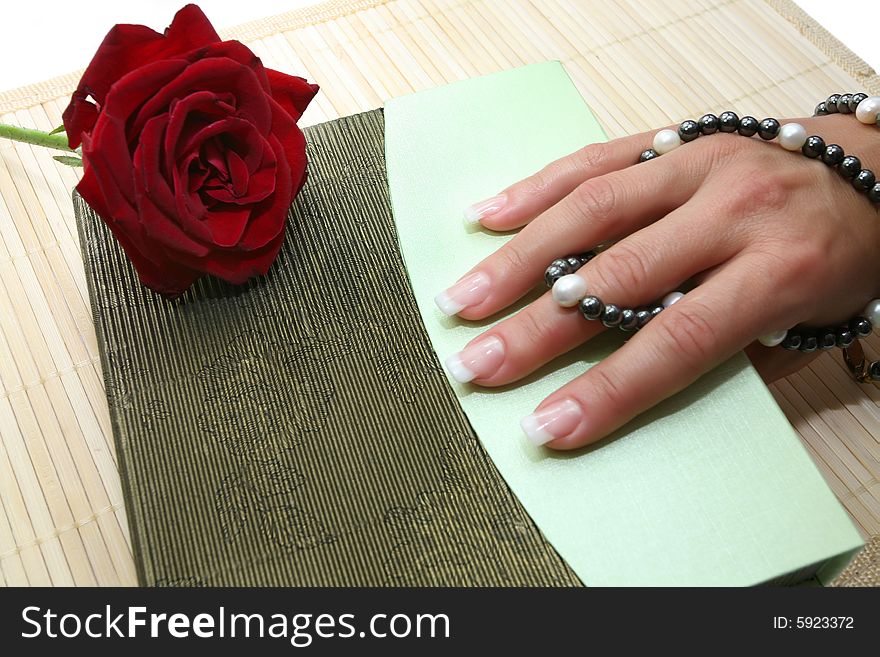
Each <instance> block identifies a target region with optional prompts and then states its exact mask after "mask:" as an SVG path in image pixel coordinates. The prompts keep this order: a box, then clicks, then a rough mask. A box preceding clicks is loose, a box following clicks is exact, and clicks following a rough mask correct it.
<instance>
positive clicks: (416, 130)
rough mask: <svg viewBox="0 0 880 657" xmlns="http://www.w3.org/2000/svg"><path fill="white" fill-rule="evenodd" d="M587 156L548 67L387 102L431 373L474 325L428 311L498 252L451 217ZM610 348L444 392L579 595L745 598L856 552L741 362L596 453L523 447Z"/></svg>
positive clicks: (558, 80) (836, 510) (585, 350)
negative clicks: (652, 590) (538, 409)
mask: <svg viewBox="0 0 880 657" xmlns="http://www.w3.org/2000/svg"><path fill="white" fill-rule="evenodd" d="M603 140H605V136H604V134H603V132H602V129H601V128H600V126H599V124H598V123H597V122H596V120H595V118H594V117H593V116H592V114H591V113H590V110H589V108H588V107H587V106H586V105H585V103H584V102H583V100H582V99H581V97H580V96H579V94H578V93H577V90H576V89H575V87H574V85H573V84H572V83H571V81H570V80H569V78H568V76H567V75H566V73H565V70H564V69H563V67H562V66H561V65H560V64H558V63H556V62H548V63H543V64H536V65H532V66H528V67H525V68H520V69H516V70H511V71H505V72H502V73H497V74H494V75H491V76H488V77H484V78H477V79H472V80H466V81H463V82H458V83H455V84H452V85H450V86H447V87H441V88H437V89H432V90H429V91H424V92H421V93H417V94H414V95H411V96H406V97H403V98H398V99H395V100H392V101H390V102H389V103H388V104H387V107H386V152H387V160H388V164H387V166H388V177H389V184H390V188H391V197H392V205H393V208H394V214H395V220H396V223H397V229H398V234H399V238H400V246H401V250H402V252H403V256H404V260H405V262H406V265H407V269H408V272H409V276H410V281H411V283H412V286H413V289H414V291H415V296H416V299H417V301H418V305H419V310H420V312H421V315H422V318H423V320H424V323H425V326H426V327H427V331H428V334H429V335H430V338H431V341H432V343H433V346H434V349H435V351H436V352H437V356H438V357H439V358H440V359H441V360H443V359H445V358H446V357H447V356H449V355H450V354H452V353H453V352H456V351H458V350H459V349H461V348H462V346H463V345H464V344H465V343H466V342H467V341H468V340H470V339H471V338H473V337H475V336H477V335H478V334H479V333H481V332H482V331H483V330H485V328H486V327H488V326H489V325H490V324H491V322H482V323H473V322H466V321H463V320H459V319H456V318H447V317H445V316H444V315H442V313H440V311H439V310H438V309H437V308H436V307H435V306H434V303H433V297H434V295H435V294H437V293H438V292H439V291H441V290H442V289H445V288H446V287H447V286H449V285H450V284H451V283H453V282H454V281H455V280H456V278H458V277H459V276H460V275H462V274H463V273H464V272H465V271H467V270H468V269H469V268H470V267H471V266H473V265H474V264H475V263H477V262H478V261H479V260H481V259H482V258H484V257H485V256H487V255H488V254H490V253H491V252H492V251H494V250H495V249H497V248H498V247H499V246H501V244H503V243H504V241H505V240H507V239H510V235H502V234H493V233H489V232H484V231H474V232H469V231H467V230H466V229H465V228H464V226H463V223H462V221H461V213H462V209H463V208H464V207H465V206H467V205H469V204H470V203H472V202H474V201H475V200H479V199H482V198H485V197H488V196H491V195H493V194H495V193H497V192H498V191H499V190H501V189H503V188H504V187H506V186H507V185H509V184H510V183H512V182H514V181H516V180H519V179H521V178H523V177H525V176H526V175H528V174H530V173H532V172H534V171H535V170H537V169H539V168H540V167H542V166H543V165H545V164H546V163H548V162H550V161H552V160H554V159H556V158H558V157H560V156H562V155H565V154H566V153H569V152H571V151H573V150H575V149H576V148H578V147H580V146H582V145H584V144H587V143H590V142H597V141H603ZM636 155H637V154H636V153H634V154H633V156H634V157H635V156H636ZM560 255H564V254H560ZM537 293H540V290H536V294H537ZM515 310H516V309H511V312H513V311H515ZM500 319H501V317H494V318H492V321H499V320H500ZM620 339H621V338H620V334H619V333H617V334H612V333H611V332H608V333H606V334H605V335H604V336H602V337H600V338H599V339H597V340H594V341H592V342H591V343H590V344H587V345H584V346H583V347H582V348H580V349H578V350H576V351H575V352H572V353H570V354H569V355H568V356H566V357H564V358H561V359H559V360H557V361H556V362H554V363H551V364H550V365H549V366H547V367H546V368H544V369H543V370H542V371H540V372H537V373H536V374H535V375H533V376H531V377H529V378H528V379H527V380H525V381H523V382H521V383H519V384H516V385H512V386H508V387H506V388H503V389H483V388H479V387H476V386H470V385H460V384H457V383H455V382H452V385H453V386H454V388H455V390H456V393H457V395H458V397H459V400H460V402H461V406H462V408H463V409H464V412H465V413H466V414H467V416H468V418H469V419H470V421H471V424H472V425H473V427H474V429H475V430H476V432H477V434H478V435H479V437H480V439H481V440H482V441H483V443H484V445H485V447H486V449H487V450H488V452H489V454H490V455H491V457H492V459H493V460H494V462H495V464H496V465H497V467H498V469H499V470H500V472H501V474H502V475H503V477H504V478H505V479H506V480H507V482H508V484H509V485H510V486H511V488H512V489H513V491H514V492H515V493H516V495H517V496H518V497H519V499H520V500H521V501H522V503H523V505H524V506H525V508H526V510H527V511H528V512H529V513H530V514H531V516H532V517H533V518H534V520H535V522H536V523H537V525H538V526H539V527H540V529H541V530H542V531H543V532H544V534H545V536H546V537H547V538H548V540H549V541H550V542H551V543H552V544H553V545H554V546H555V548H556V549H557V550H558V551H559V553H560V554H561V555H562V557H563V558H564V559H565V560H566V561H567V562H568V563H569V564H570V566H571V567H572V568H573V569H574V571H575V572H576V573H577V574H578V576H579V577H580V578H581V579H582V580H583V581H584V583H586V584H587V585H591V586H592V585H684V584H687V585H750V584H757V583H760V582H764V581H767V580H771V579H773V578H776V577H780V576H782V575H784V574H786V573H790V572H792V571H795V570H798V569H801V568H806V567H809V566H811V565H812V564H816V563H819V562H824V561H826V560H828V559H831V558H832V557H836V556H837V557H838V559H837V560H836V561H835V562H834V564H833V565H832V566H831V567H829V568H826V569H825V571H826V572H824V573H823V574H824V575H825V578H826V579H827V577H829V576H831V575H833V574H834V573H833V572H830V571H832V570H835V569H837V568H839V567H840V562H845V561H846V557H847V555H848V554H849V553H851V552H852V551H853V550H855V549H856V548H858V547H859V546H861V544H862V540H861V537H860V536H859V534H858V532H857V531H856V529H855V527H854V526H853V524H852V523H851V521H850V519H849V517H848V516H847V514H846V512H845V511H844V509H843V508H842V507H841V505H840V504H839V503H838V501H837V499H836V498H835V497H834V495H833V494H832V492H831V491H830V490H829V488H828V487H827V485H826V484H825V482H824V481H823V479H822V477H821V475H820V473H819V472H818V471H817V469H816V468H815V466H814V465H813V463H812V461H811V460H810V458H809V455H808V454H807V452H806V450H805V449H804V448H803V446H802V445H801V443H800V440H799V438H798V436H797V435H796V434H795V433H794V431H793V430H792V428H791V426H790V425H789V423H788V421H787V420H786V418H785V416H784V415H783V414H782V412H781V411H780V410H779V408H778V406H777V405H776V403H775V402H774V400H773V398H772V397H771V396H770V394H769V392H768V390H767V388H766V387H765V386H764V384H763V383H762V382H761V380H760V378H759V377H758V375H757V374H756V372H755V371H754V370H753V369H752V367H751V365H750V364H749V363H748V361H747V359H746V358H745V356H743V355H737V356H736V357H734V358H732V359H731V360H730V361H728V362H727V363H725V364H724V365H722V366H721V367H719V368H718V369H716V370H715V371H714V372H712V373H710V374H708V375H706V376H704V377H703V378H702V379H700V380H699V381H698V382H697V383H696V384H694V385H693V386H691V387H690V388H689V389H687V390H685V391H684V392H682V393H681V394H679V395H677V396H675V397H674V398H672V399H670V400H668V401H666V402H665V403H663V404H661V405H660V406H658V407H657V408H655V409H654V410H653V411H651V412H649V413H647V414H646V415H644V416H642V417H640V418H638V419H637V420H635V421H634V422H632V423H630V424H629V425H628V426H626V427H625V428H624V429H623V430H622V431H620V432H618V433H617V434H616V435H615V436H613V437H611V438H610V439H608V440H606V441H603V442H601V443H599V444H598V445H597V446H594V447H592V448H586V449H584V450H581V451H578V452H575V453H555V452H552V451H550V450H546V449H544V448H539V447H534V446H531V445H530V444H528V442H527V440H526V439H525V437H524V436H523V435H522V433H521V430H520V428H519V420H520V419H521V418H522V417H524V416H525V415H527V414H529V413H530V412H531V411H532V410H533V409H534V408H535V406H536V405H537V404H538V403H539V402H540V401H541V400H542V399H543V398H544V397H545V396H546V395H548V394H549V393H551V392H552V391H553V390H555V389H556V388H558V387H559V386H561V385H562V384H563V383H565V382H566V381H568V380H570V379H572V378H574V377H575V376H577V375H578V374H580V373H582V372H584V371H585V370H586V369H587V368H589V367H590V366H591V365H593V364H595V363H596V362H598V361H600V360H601V359H602V358H603V357H604V356H605V355H607V354H608V353H609V352H610V350H612V349H614V348H616V347H617V346H619V344H620ZM841 555H843V556H841Z"/></svg>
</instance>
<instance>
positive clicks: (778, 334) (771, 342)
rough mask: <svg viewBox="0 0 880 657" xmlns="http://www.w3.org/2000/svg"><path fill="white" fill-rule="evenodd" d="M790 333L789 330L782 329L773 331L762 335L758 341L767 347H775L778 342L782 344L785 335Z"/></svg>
mask: <svg viewBox="0 0 880 657" xmlns="http://www.w3.org/2000/svg"><path fill="white" fill-rule="evenodd" d="M786 335H788V331H786V330H785V329H782V330H781V331H773V333H768V334H767V335H762V336H761V337H760V338H758V342H760V343H761V344H762V345H764V346H765V347H775V346H776V345H778V344H782V341H783V340H785V336H786Z"/></svg>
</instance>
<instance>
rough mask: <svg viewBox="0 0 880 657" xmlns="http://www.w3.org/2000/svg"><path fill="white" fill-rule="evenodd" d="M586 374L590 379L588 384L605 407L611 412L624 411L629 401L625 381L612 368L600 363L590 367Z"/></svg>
mask: <svg viewBox="0 0 880 657" xmlns="http://www.w3.org/2000/svg"><path fill="white" fill-rule="evenodd" d="M587 376H588V377H589V378H590V379H591V381H590V385H591V386H593V389H594V390H596V392H597V393H598V395H599V397H600V399H601V400H602V404H603V405H604V406H605V407H606V408H610V409H611V411H612V412H613V413H620V412H623V411H625V409H626V408H627V404H628V403H631V401H630V398H629V395H628V394H627V388H626V382H625V381H622V380H621V377H620V376H619V375H617V374H615V373H614V370H612V369H611V368H609V367H606V366H603V364H601V363H600V364H599V365H597V366H596V367H594V368H592V369H591V370H590V371H589V373H588V374H587Z"/></svg>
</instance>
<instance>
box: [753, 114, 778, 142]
mask: <svg viewBox="0 0 880 657" xmlns="http://www.w3.org/2000/svg"><path fill="white" fill-rule="evenodd" d="M778 134H779V121H777V120H776V119H764V120H763V121H761V125H759V126H758V136H759V137H761V139H764V140H766V141H770V140H771V139H776V135H778Z"/></svg>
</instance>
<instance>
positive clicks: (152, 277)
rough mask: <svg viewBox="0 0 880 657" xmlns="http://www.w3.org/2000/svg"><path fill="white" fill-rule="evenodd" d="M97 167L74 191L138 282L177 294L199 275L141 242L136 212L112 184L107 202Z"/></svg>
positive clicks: (90, 166)
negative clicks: (100, 223)
mask: <svg viewBox="0 0 880 657" xmlns="http://www.w3.org/2000/svg"><path fill="white" fill-rule="evenodd" d="M101 166H102V163H99V165H98V168H97V169H96V168H95V167H94V165H93V164H91V163H89V164H87V165H86V167H85V171H84V173H83V177H82V179H81V180H80V182H79V184H78V185H77V190H78V191H79V193H80V194H81V195H82V197H83V199H85V201H86V203H88V204H89V206H90V207H91V208H92V209H93V210H95V212H97V213H98V216H99V217H101V219H102V220H103V221H104V223H105V224H107V226H108V227H109V228H110V230H111V232H112V233H113V235H114V236H115V237H116V240H117V241H118V242H119V243H120V245H122V248H123V250H124V251H125V254H126V256H128V259H129V260H130V261H131V263H132V265H133V266H134V268H135V271H136V272H137V274H138V277H139V278H140V280H141V282H142V283H143V284H144V285H146V286H147V287H148V288H150V289H151V290H154V291H156V292H159V293H160V294H165V295H167V296H177V295H179V294H181V293H182V292H183V291H184V290H186V289H187V288H188V287H189V286H190V285H192V283H193V281H195V280H196V279H197V278H198V277H199V274H198V273H197V272H194V271H193V270H191V269H189V268H188V267H184V266H181V265H180V264H178V263H175V262H173V261H172V260H171V259H169V258H168V256H167V255H166V254H165V253H164V251H162V249H159V248H157V247H156V245H150V244H149V243H148V241H147V240H145V239H144V236H143V231H142V229H141V227H140V224H139V222H138V221H137V214H136V211H135V210H134V208H132V207H131V206H129V205H128V204H127V203H125V202H124V200H123V199H122V198H121V197H120V196H116V195H114V192H115V191H116V187H115V186H114V185H113V184H112V181H111V184H110V185H109V187H108V188H107V191H109V193H110V197H111V198H110V200H109V201H108V200H107V197H106V194H105V189H104V188H102V187H101V185H100V179H101V178H102V174H101V173H99V172H100V168H101Z"/></svg>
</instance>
